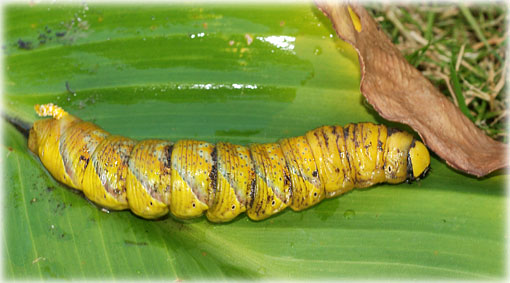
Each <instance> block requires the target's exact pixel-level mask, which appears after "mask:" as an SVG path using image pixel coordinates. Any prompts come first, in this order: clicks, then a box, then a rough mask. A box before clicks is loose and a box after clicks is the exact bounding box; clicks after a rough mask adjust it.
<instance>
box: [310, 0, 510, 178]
mask: <svg viewBox="0 0 510 283" xmlns="http://www.w3.org/2000/svg"><path fill="white" fill-rule="evenodd" d="M316 4H317V7H318V8H319V9H320V10H321V11H322V12H323V13H324V14H325V15H326V16H328V17H329V19H330V20H331V22H332V23H333V27H334V28H335V30H336V32H337V34H338V36H339V37H340V38H341V39H343V40H344V41H346V42H348V43H349V44H351V45H352V46H353V47H354V48H355V49H356V51H357V52H358V56H359V61H360V67H361V93H363V95H364V96H365V97H366V99H367V100H368V102H369V103H370V104H372V105H373V107H374V108H375V109H376V110H377V112H379V114H380V115H381V116H382V117H384V118H385V119H388V120H391V121H396V122H400V123H404V124H407V125H409V126H411V127H412V128H413V129H414V130H415V131H416V132H418V134H419V135H420V136H421V138H422V140H423V141H424V142H425V143H426V144H427V146H428V147H429V148H430V149H431V150H432V151H434V152H435V153H436V154H437V155H439V156H440V157H441V158H443V159H444V160H445V161H446V163H448V164H449V165H450V166H452V167H453V168H456V169H458V170H462V171H464V172H466V173H469V174H473V175H476V176H478V177H481V176H484V175H487V174H489V173H490V172H492V171H494V170H497V169H500V168H504V167H508V165H509V162H508V159H507V154H506V153H507V151H508V145H506V144H503V143H500V142H497V141H495V140H493V139H491V138H489V137H488V136H486V135H485V134H484V133H483V131H482V130H480V129H478V128H477V127H476V126H475V125H474V124H473V123H472V122H471V121H470V120H469V119H468V118H467V117H466V116H464V115H463V114H462V112H461V111H460V110H459V109H458V108H457V107H456V106H455V105H454V104H453V103H452V102H450V101H449V100H448V99H447V98H446V97H445V96H444V95H443V94H441V93H440V92H439V91H438V90H437V89H436V88H435V87H434V85H432V83H431V82H429V81H428V80H427V79H426V78H425V77H424V76H423V75H422V74H421V73H420V72H419V71H418V70H417V69H416V68H414V67H413V66H411V65H410V64H409V63H408V62H407V61H406V60H405V58H404V57H403V56H402V54H401V53H400V51H399V50H398V49H397V48H396V47H395V46H394V45H393V44H392V43H391V41H390V39H389V38H388V37H387V36H386V35H385V34H384V32H383V31H382V30H381V29H380V27H379V25H378V24H377V23H376V22H375V21H374V19H373V18H372V17H371V16H370V15H369V14H368V12H367V11H366V10H365V9H364V8H363V7H361V6H359V5H353V4H351V5H350V7H351V8H352V10H353V11H354V12H355V13H356V14H357V16H358V17H359V20H360V23H361V30H360V31H359V32H358V31H357V30H356V29H355V27H354V24H353V22H352V20H351V17H350V15H349V11H348V6H347V5H346V4H344V3H342V2H339V1H322V0H318V2H317V3H316Z"/></svg>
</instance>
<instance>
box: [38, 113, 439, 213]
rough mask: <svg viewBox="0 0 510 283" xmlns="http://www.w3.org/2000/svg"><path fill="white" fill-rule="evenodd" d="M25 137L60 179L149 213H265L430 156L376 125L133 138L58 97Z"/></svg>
mask: <svg viewBox="0 0 510 283" xmlns="http://www.w3.org/2000/svg"><path fill="white" fill-rule="evenodd" d="M35 109H36V112H37V113H38V114H39V116H52V118H49V119H43V120H38V121H36V122H35V123H34V125H33V127H32V128H31V129H30V134H29V138H28V145H29V148H30V150H31V151H33V152H34V153H35V154H37V155H38V156H39V158H40V160H41V162H42V163H43V164H44V166H45V167H46V168H47V169H48V171H49V172H50V173H51V174H52V175H53V176H54V177H55V178H56V179H57V180H59V181H60V182H62V183H64V184H66V185H68V186H70V187H72V188H75V189H77V190H81V191H83V193H84V194H85V196H86V197H87V198H89V199H90V200H92V201H93V202H95V203H97V204H99V205H101V206H103V207H106V208H108V209H113V210H123V209H131V211H132V212H133V213H135V214H136V215H139V216H141V217H143V218H158V217H161V216H163V215H165V214H167V213H168V212H169V211H170V212H171V213H172V214H173V215H174V216H175V217H177V218H192V217H197V216H200V215H202V214H203V213H205V214H206V216H207V218H208V219H209V220H210V221H212V222H227V221H230V220H232V219H234V218H235V217H236V216H237V215H239V214H240V213H242V212H246V213H247V215H248V217H249V218H251V219H253V220H262V219H265V218H267V217H269V216H271V215H273V214H275V213H278V212H280V211H282V210H283V209H285V208H286V207H290V208H292V209H293V210H296V211H299V210H303V209H306V208H308V207H310V206H312V205H315V204H317V203H318V202H320V201H321V200H322V199H324V198H331V197H334V196H337V195H340V194H343V193H345V192H347V191H349V190H352V189H353V188H365V187H369V186H371V185H374V184H377V183H382V182H388V183H401V182H403V181H412V180H415V179H419V178H422V177H424V176H425V174H426V173H427V171H428V169H429V166H430V155H429V152H428V150H427V148H426V147H425V145H424V144H423V143H421V142H420V141H417V140H415V139H414V138H413V137H412V135H410V134H409V133H406V132H404V131H400V130H393V129H387V128H386V127H385V126H384V125H374V124H372V123H359V124H349V125H346V126H345V127H340V126H324V127H320V128H317V129H315V130H312V131H309V132H307V133H306V134H305V135H304V136H300V137H293V138H287V139H283V140H280V141H279V142H278V143H269V144H252V145H250V146H248V147H245V146H241V145H234V144H230V143H224V142H220V143H218V144H216V145H214V144H211V143H208V142H203V141H194V140H180V141H177V142H175V143H173V142H170V141H165V140H144V141H134V140H132V139H129V138H124V137H120V136H115V135H110V134H109V133H107V132H106V131H104V130H102V129H101V128H99V127H98V126H96V125H94V124H92V123H90V122H85V121H82V120H80V119H79V118H77V117H75V116H73V115H70V114H68V113H67V112H65V111H64V110H63V109H62V108H60V107H58V106H56V105H53V104H46V105H42V106H39V105H36V106H35Z"/></svg>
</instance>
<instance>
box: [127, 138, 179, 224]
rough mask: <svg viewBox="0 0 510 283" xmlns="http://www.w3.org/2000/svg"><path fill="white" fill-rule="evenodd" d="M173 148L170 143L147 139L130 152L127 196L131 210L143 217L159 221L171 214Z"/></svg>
mask: <svg viewBox="0 0 510 283" xmlns="http://www.w3.org/2000/svg"><path fill="white" fill-rule="evenodd" d="M172 147H173V143H172V142H169V141H163V140H144V141H141V142H139V143H137V144H136V145H135V146H134V148H133V150H132V151H131V157H130V158H129V163H128V173H127V177H126V196H127V199H128V205H129V209H131V211H133V213H135V214H136V215H138V216H140V217H143V218H158V217H161V216H163V215H165V214H167V213H168V205H169V204H170V188H171V187H172V184H171V162H170V160H171V155H172Z"/></svg>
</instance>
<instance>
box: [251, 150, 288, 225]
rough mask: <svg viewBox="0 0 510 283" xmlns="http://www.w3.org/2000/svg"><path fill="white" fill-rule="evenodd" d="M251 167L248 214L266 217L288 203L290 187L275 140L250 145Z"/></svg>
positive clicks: (285, 166) (260, 218)
mask: <svg viewBox="0 0 510 283" xmlns="http://www.w3.org/2000/svg"><path fill="white" fill-rule="evenodd" d="M250 151H251V156H252V160H253V164H254V168H255V178H254V179H252V191H251V192H250V197H249V204H248V211H247V214H248V217H250V218H251V219H253V220H262V219H266V218H268V217H269V216H271V215H273V214H276V213H278V212H280V211H282V210H283V209H285V208H286V207H287V206H288V205H289V204H290V203H291V196H292V187H291V182H290V172H289V169H288V168H287V165H286V161H285V157H284V154H283V151H282V148H281V146H280V145H279V144H277V143H268V144H252V145H250Z"/></svg>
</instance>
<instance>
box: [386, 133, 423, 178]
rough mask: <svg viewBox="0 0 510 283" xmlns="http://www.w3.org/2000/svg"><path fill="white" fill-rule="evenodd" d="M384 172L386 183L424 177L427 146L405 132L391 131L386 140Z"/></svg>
mask: <svg viewBox="0 0 510 283" xmlns="http://www.w3.org/2000/svg"><path fill="white" fill-rule="evenodd" d="M384 162H385V163H384V173H385V175H386V181H387V182H388V183H394V184H395V183H401V182H404V181H407V182H412V181H414V180H418V179H421V178H423V177H425V175H426V174H427V172H428V170H429V166H430V155H429V152H428V150H427V147H425V145H424V144H423V143H422V142H420V141H417V140H415V139H414V138H413V136H412V135H411V134H409V133H407V132H402V131H391V132H389V135H388V139H387V141H386V152H385V161H384Z"/></svg>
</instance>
